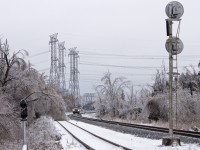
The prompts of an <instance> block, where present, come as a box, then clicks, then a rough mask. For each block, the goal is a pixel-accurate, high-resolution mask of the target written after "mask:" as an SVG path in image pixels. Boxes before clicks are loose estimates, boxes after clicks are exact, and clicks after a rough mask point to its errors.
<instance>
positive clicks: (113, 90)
mask: <svg viewBox="0 0 200 150" xmlns="http://www.w3.org/2000/svg"><path fill="white" fill-rule="evenodd" d="M153 80H154V83H153V85H147V86H146V87H144V88H141V90H139V91H136V90H134V87H133V85H132V83H131V82H130V81H127V80H126V78H124V77H117V78H114V79H113V78H112V76H111V73H109V72H107V73H106V74H105V75H104V76H103V77H102V79H101V81H102V84H101V85H98V86H97V87H96V94H97V101H96V105H95V108H96V111H97V115H98V116H99V117H105V116H107V117H110V118H123V119H128V120H140V121H150V120H155V121H158V120H159V121H163V122H167V121H168V104H169V82H168V75H167V72H166V69H165V66H164V65H163V66H162V67H161V69H160V70H157V71H156V73H155V75H154V76H153ZM173 80H174V81H173V107H174V111H173V113H174V120H177V122H179V123H180V124H181V123H190V124H191V123H193V125H197V124H199V120H200V113H199V110H200V75H199V74H198V73H197V72H196V71H195V69H194V67H192V66H191V67H188V68H187V67H186V68H185V69H184V72H183V73H181V74H180V76H179V77H178V78H174V79H173ZM176 96H177V99H176Z"/></svg>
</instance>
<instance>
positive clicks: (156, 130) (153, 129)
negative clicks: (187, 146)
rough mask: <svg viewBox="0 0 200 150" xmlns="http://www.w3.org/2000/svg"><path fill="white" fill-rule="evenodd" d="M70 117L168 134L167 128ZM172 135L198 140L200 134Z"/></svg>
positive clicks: (181, 131) (185, 132) (175, 131)
mask: <svg viewBox="0 0 200 150" xmlns="http://www.w3.org/2000/svg"><path fill="white" fill-rule="evenodd" d="M70 117H71V118H75V119H85V120H90V121H96V122H103V123H108V124H115V125H120V126H126V127H132V128H137V129H144V130H149V131H155V132H162V133H168V132H169V129H168V128H162V127H153V126H147V125H138V124H129V123H122V122H116V121H107V120H100V119H93V118H86V117H80V116H70ZM174 134H176V135H180V136H187V137H192V138H200V133H199V132H192V131H184V130H175V129H174Z"/></svg>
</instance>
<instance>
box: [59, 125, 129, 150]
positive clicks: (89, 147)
mask: <svg viewBox="0 0 200 150" xmlns="http://www.w3.org/2000/svg"><path fill="white" fill-rule="evenodd" d="M57 122H58V123H59V124H60V125H61V126H62V127H63V128H64V129H65V130H66V131H67V132H69V133H70V134H71V135H72V136H73V137H74V138H75V139H76V140H77V141H79V142H80V143H81V144H82V145H84V146H85V147H86V148H87V149H88V150H95V148H92V147H91V146H89V144H86V143H85V142H83V141H82V140H80V139H79V138H78V137H77V136H75V135H74V134H73V133H72V132H70V131H69V130H68V129H67V128H66V127H65V126H64V125H63V124H61V123H60V122H59V121H57ZM66 122H67V123H69V124H71V125H73V126H75V127H77V128H79V129H81V130H83V131H85V132H87V133H89V134H91V135H92V136H94V137H96V138H98V139H100V140H102V141H104V142H106V143H109V144H111V145H114V146H116V147H118V148H120V149H124V150H131V149H130V148H127V147H124V146H122V145H119V144H117V143H114V142H112V141H109V140H107V139H104V138H102V137H100V136H98V135H96V134H94V133H91V132H89V131H87V130H85V129H83V128H81V127H79V126H77V125H75V124H73V123H71V122H68V121H66Z"/></svg>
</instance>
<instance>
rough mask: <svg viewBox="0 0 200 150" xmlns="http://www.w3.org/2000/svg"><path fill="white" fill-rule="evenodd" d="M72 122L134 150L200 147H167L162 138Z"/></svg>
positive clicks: (196, 148)
mask: <svg viewBox="0 0 200 150" xmlns="http://www.w3.org/2000/svg"><path fill="white" fill-rule="evenodd" d="M70 122H71V123H74V124H76V125H78V126H80V127H82V128H84V129H86V130H88V131H90V132H92V133H94V134H96V135H98V136H100V137H103V138H105V139H108V140H110V141H113V142H115V143H118V144H120V145H123V146H125V147H128V148H131V149H133V150H169V149H170V150H199V149H200V146H198V145H197V144H185V143H181V146H176V147H171V146H168V147H165V146H162V145H161V143H162V139H160V140H153V139H147V138H141V137H136V136H134V135H131V134H124V133H120V132H116V131H112V130H109V129H105V128H102V127H98V126H95V125H91V124H87V123H83V122H80V121H74V120H70ZM88 142H89V140H88Z"/></svg>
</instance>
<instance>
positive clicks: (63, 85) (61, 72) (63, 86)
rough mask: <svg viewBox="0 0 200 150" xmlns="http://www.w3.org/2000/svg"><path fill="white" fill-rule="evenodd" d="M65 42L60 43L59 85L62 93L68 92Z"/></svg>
mask: <svg viewBox="0 0 200 150" xmlns="http://www.w3.org/2000/svg"><path fill="white" fill-rule="evenodd" d="M64 44H65V42H60V43H58V49H59V57H58V60H59V62H58V71H59V73H58V74H59V80H58V82H59V83H58V84H59V85H60V86H59V87H60V89H61V91H62V92H64V91H65V90H66V82H65V67H66V66H65V62H64V54H65V51H66V49H65V46H64Z"/></svg>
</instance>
